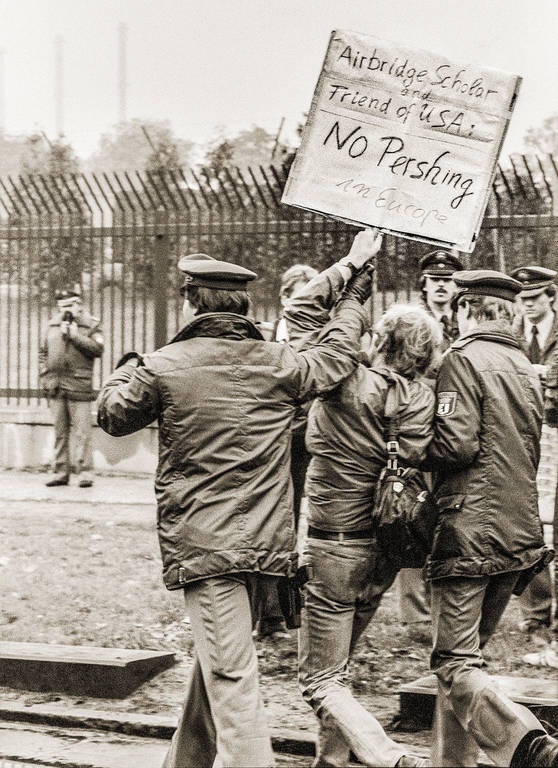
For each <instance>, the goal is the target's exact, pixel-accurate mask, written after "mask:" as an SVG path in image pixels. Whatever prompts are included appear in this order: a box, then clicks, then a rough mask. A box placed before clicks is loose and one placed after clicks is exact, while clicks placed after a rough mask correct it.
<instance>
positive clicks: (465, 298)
mask: <svg viewBox="0 0 558 768" xmlns="http://www.w3.org/2000/svg"><path fill="white" fill-rule="evenodd" d="M454 280H455V283H456V286H457V289H458V290H457V293H456V294H455V296H454V299H453V302H454V306H455V308H456V310H457V321H458V324H459V330H460V338H459V339H458V340H457V341H456V342H454V344H452V346H451V347H450V348H449V350H448V351H447V352H446V354H445V356H444V358H443V359H442V363H441V366H440V370H439V374H438V380H437V385H436V389H437V411H436V415H435V417H434V438H433V440H432V442H431V443H430V446H429V449H428V459H427V462H426V468H427V469H430V470H432V471H434V491H433V493H434V498H435V501H436V503H437V505H438V508H439V512H440V514H439V517H438V522H437V525H436V528H435V533H434V541H433V546H432V554H431V556H430V557H429V559H428V562H427V565H426V573H427V577H428V579H429V580H430V581H431V596H432V602H431V612H432V623H433V635H434V638H433V639H434V647H433V653H432V658H431V667H432V669H433V670H434V672H435V673H436V675H437V677H438V696H437V703H436V714H435V719H434V733H433V754H432V762H433V764H434V765H442V766H448V765H452V766H453V765H463V766H464V765H476V762H477V757H478V748H479V747H480V748H482V749H483V750H484V751H485V752H486V754H487V755H488V757H489V758H490V760H491V761H492V762H494V763H495V764H496V765H512V766H514V767H515V768H518V767H519V766H524V765H529V766H558V741H557V740H556V739H553V738H551V737H550V736H548V735H546V733H545V731H544V729H543V727H542V725H541V724H540V722H539V721H538V720H537V718H536V717H535V716H534V715H533V714H532V713H531V712H530V711H529V710H528V709H526V708H525V707H522V706H520V705H519V704H516V703H514V702H512V701H511V700H510V699H509V698H508V697H507V696H506V695H504V694H503V693H502V692H501V691H500V690H499V689H498V688H497V687H495V686H493V684H492V683H491V680H490V678H489V677H488V675H487V674H486V673H485V672H484V670H483V669H482V655H481V649H482V647H483V645H484V643H486V641H487V639H488V638H489V637H490V636H491V635H492V633H493V632H494V630H495V628H496V625H497V623H498V620H499V618H500V616H501V615H502V613H503V611H504V609H505V607H506V604H507V603H508V601H509V598H510V597H511V595H512V593H516V594H518V593H520V592H521V590H522V588H524V586H525V584H526V583H527V582H528V580H529V578H530V577H531V576H532V574H533V572H536V571H537V570H539V569H541V568H542V567H544V566H545V565H546V564H547V563H548V560H549V559H550V557H551V554H552V553H551V552H549V551H548V550H547V549H546V548H545V546H544V542H543V535H542V526H541V522H540V520H539V515H538V503H537V486H536V473H537V465H538V461H539V440H540V432H541V424H542V393H541V387H540V382H539V378H538V375H537V373H536V371H535V370H534V368H533V366H532V365H531V363H530V362H529V360H528V359H527V357H526V355H525V353H524V352H523V350H522V349H521V347H520V344H519V342H518V340H517V339H516V337H515V335H514V334H513V332H512V327H511V322H512V319H513V301H514V299H515V297H516V295H517V294H518V293H519V291H520V290H521V284H520V283H519V282H518V281H517V280H514V279H513V278H511V277H508V276H507V275H504V274H503V273H501V272H495V271H492V270H476V271H464V272H461V273H459V274H456V275H455V276H454Z"/></svg>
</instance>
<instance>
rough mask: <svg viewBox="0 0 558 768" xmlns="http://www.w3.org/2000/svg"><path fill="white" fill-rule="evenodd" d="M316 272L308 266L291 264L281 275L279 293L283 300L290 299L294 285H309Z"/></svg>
mask: <svg viewBox="0 0 558 768" xmlns="http://www.w3.org/2000/svg"><path fill="white" fill-rule="evenodd" d="M317 274H318V270H317V269H314V267H310V266H309V265H308V264H293V266H292V267H289V268H288V269H287V270H286V271H285V272H283V274H282V275H281V288H280V290H279V293H280V295H281V296H283V297H284V298H285V299H290V298H291V294H292V292H293V289H294V287H295V285H296V284H297V283H299V282H301V281H304V282H305V283H309V282H310V280H312V278H313V277H316V275H317Z"/></svg>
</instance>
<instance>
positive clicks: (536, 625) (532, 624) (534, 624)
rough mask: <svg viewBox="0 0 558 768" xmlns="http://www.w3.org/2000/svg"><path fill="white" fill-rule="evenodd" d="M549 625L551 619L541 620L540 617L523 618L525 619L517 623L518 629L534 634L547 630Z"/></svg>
mask: <svg viewBox="0 0 558 768" xmlns="http://www.w3.org/2000/svg"><path fill="white" fill-rule="evenodd" d="M549 627H550V621H541V620H540V619H523V621H520V622H518V624H517V628H518V630H519V631H520V632H525V634H527V635H532V634H533V633H534V632H539V631H540V630H547V629H548V628H549Z"/></svg>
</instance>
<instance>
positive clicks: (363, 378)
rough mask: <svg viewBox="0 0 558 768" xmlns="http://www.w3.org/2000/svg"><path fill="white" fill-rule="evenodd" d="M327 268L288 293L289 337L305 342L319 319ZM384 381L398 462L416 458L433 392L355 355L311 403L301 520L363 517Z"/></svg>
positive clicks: (365, 522) (363, 521)
mask: <svg viewBox="0 0 558 768" xmlns="http://www.w3.org/2000/svg"><path fill="white" fill-rule="evenodd" d="M342 284H343V283H342V281H341V280H340V277H339V273H338V272H337V271H336V270H335V269H334V268H332V269H329V270H327V271H326V272H323V273H322V274H321V275H319V277H316V278H314V280H313V281H312V283H311V285H312V290H311V291H308V292H307V291H306V290H305V289H303V290H302V291H301V292H300V293H299V294H297V296H296V297H294V298H293V299H291V301H290V303H289V308H290V312H291V314H288V315H287V320H288V328H289V338H290V340H291V344H294V345H295V346H296V347H297V348H301V347H303V346H305V345H307V344H309V343H312V340H313V339H314V337H315V336H316V335H317V334H318V333H319V332H320V329H321V328H322V326H323V325H324V323H325V322H327V320H328V318H329V313H330V310H331V308H332V306H333V304H334V303H335V300H336V298H337V295H338V292H339V289H340V288H341V287H342ZM390 385H391V386H392V387H393V388H394V402H395V403H397V406H398V409H397V417H398V419H399V448H400V458H401V462H402V464H407V465H412V466H418V465H419V464H420V463H421V461H422V460H423V459H424V457H425V455H426V447H427V445H428V443H429V442H430V440H431V438H432V417H433V413H434V394H433V392H432V389H431V388H430V387H429V386H427V385H426V384H425V383H422V382H419V381H409V380H408V379H406V378H405V377H404V376H400V375H399V374H397V373H396V372H395V371H393V370H391V369H389V368H387V367H385V366H381V367H372V368H371V367H370V366H369V365H368V362H367V361H366V362H361V363H360V364H359V366H358V368H357V369H356V370H355V371H354V373H352V374H351V375H350V376H349V377H348V378H347V379H346V380H345V381H344V382H343V384H342V385H341V386H339V387H338V388H337V389H336V390H335V391H333V392H332V393H330V394H329V395H327V396H325V397H321V398H318V399H317V400H315V401H314V403H313V404H312V407H311V409H310V417H309V420H308V429H307V433H306V446H307V448H308V450H309V451H310V453H311V454H312V460H311V462H310V467H309V469H308V473H307V475H306V494H307V498H308V502H309V522H310V524H311V525H313V526H315V527H316V528H321V529H322V530H324V529H325V530H330V531H346V530H362V529H365V528H369V527H370V524H371V505H372V500H373V497H374V489H375V485H376V481H377V479H378V477H379V475H380V472H381V470H382V468H383V467H384V466H385V464H386V460H387V452H386V443H385V436H384V431H385V419H384V411H385V405H386V397H387V393H388V389H389V388H390Z"/></svg>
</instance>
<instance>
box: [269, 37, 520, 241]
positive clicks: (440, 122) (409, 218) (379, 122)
mask: <svg viewBox="0 0 558 768" xmlns="http://www.w3.org/2000/svg"><path fill="white" fill-rule="evenodd" d="M520 83H521V78H520V77H517V76H515V75H510V74H507V73H505V72H499V71H496V70H493V69H487V68H485V67H479V66H477V65H476V64H458V63H455V62H453V61H451V60H449V59H446V58H444V57H442V56H438V55H437V54H434V53H430V52H428V51H423V50H416V49H411V48H406V47H404V46H400V45H396V44H394V43H389V42H386V41H385V40H379V39H376V38H374V37H369V36H368V35H362V34H358V33H355V32H346V31H334V32H332V33H331V38H330V41H329V46H328V49H327V53H326V57H325V61H324V65H323V67H322V71H321V74H320V77H319V80H318V84H317V86H316V90H315V92H314V96H313V99H312V105H311V108H310V112H309V115H308V120H307V123H306V126H305V128H304V132H303V136H302V143H301V146H300V148H299V150H298V152H297V155H296V159H295V161H294V163H293V165H292V167H291V171H290V174H289V178H288V180H287V184H286V187H285V191H284V194H283V202H284V203H287V204H289V205H295V206H298V207H301V208H307V209H310V210H313V211H318V212H320V213H325V214H328V215H330V216H334V217H336V218H340V219H344V220H346V221H349V222H351V223H355V224H367V225H370V226H375V227H378V228H379V229H381V230H383V231H384V232H391V233H393V234H397V235H402V236H403V237H409V238H411V239H414V240H422V241H424V242H428V243H434V244H436V245H445V246H454V247H456V248H457V249H459V250H461V251H467V252H471V251H472V250H473V248H474V245H475V240H476V237H477V234H478V231H479V228H480V225H481V220H482V217H483V215H484V210H485V208H486V204H487V202H488V197H489V194H490V189H491V185H492V180H493V177H494V172H495V168H496V162H497V159H498V155H499V152H500V148H501V145H502V142H503V139H504V136H505V133H506V129H507V126H508V123H509V120H510V117H511V113H512V110H513V107H514V104H515V100H516V98H517V94H518V91H519V86H520Z"/></svg>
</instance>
